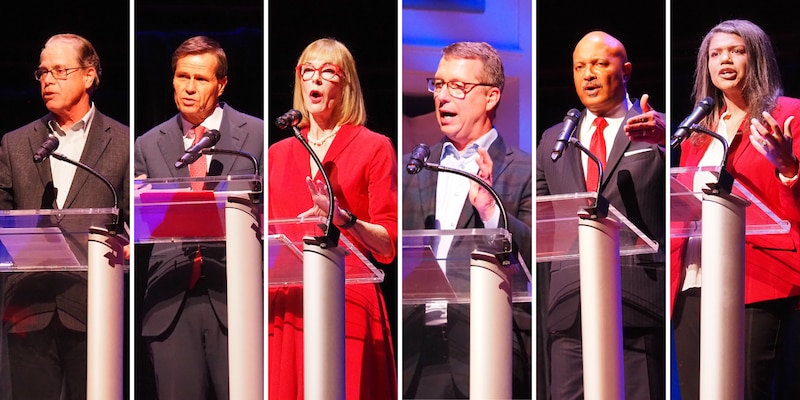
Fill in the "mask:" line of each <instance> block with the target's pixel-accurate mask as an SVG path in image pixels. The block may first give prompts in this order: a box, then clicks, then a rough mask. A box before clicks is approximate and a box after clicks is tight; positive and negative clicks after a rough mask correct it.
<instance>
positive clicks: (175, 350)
mask: <svg viewBox="0 0 800 400" xmlns="http://www.w3.org/2000/svg"><path fill="white" fill-rule="evenodd" d="M172 67H173V81H172V82H173V88H174V96H175V104H176V105H177V107H178V110H179V114H178V115H176V116H175V117H174V118H171V119H169V120H167V121H165V122H164V123H162V124H160V125H158V126H156V127H154V128H153V129H151V130H150V131H148V132H146V133H145V134H144V135H142V136H141V137H139V138H137V140H136V144H135V148H134V157H135V162H134V169H135V175H136V176H137V177H138V178H144V177H148V178H165V177H189V176H190V172H189V169H190V168H180V169H179V168H176V167H175V162H176V161H177V160H178V159H179V158H180V157H181V156H182V155H183V154H184V151H185V149H186V148H188V147H189V146H190V145H191V144H192V141H193V140H194V137H195V136H196V135H198V134H199V133H196V130H195V127H202V128H203V129H205V130H212V129H216V130H218V131H219V132H220V135H221V137H220V139H219V142H217V144H216V146H215V148H217V149H225V150H234V151H239V152H245V153H248V154H250V155H252V156H254V157H256V158H257V159H258V160H262V159H263V151H264V121H263V120H261V119H259V118H256V117H253V116H250V115H246V114H243V113H241V112H238V111H236V110H235V109H233V107H231V106H230V105H227V104H225V103H222V102H220V101H219V97H220V96H221V95H222V93H223V91H224V90H225V86H226V84H227V83H228V78H227V68H228V62H227V58H226V56H225V52H224V51H223V49H222V47H221V46H220V44H219V43H218V42H217V41H215V40H213V39H210V38H208V37H205V36H196V37H192V38H189V39H187V40H186V41H184V42H183V43H182V44H181V45H180V46H179V47H178V48H177V49H176V50H175V52H174V53H173V57H172ZM207 157H209V156H207ZM209 158H210V159H209V160H205V159H202V158H201V159H200V160H198V161H196V162H195V164H197V163H200V164H199V165H202V166H203V167H207V168H204V171H203V172H205V173H206V174H207V175H252V174H253V173H254V171H253V163H252V162H251V160H250V159H248V158H247V157H236V156H232V155H227V154H214V155H213V156H210V157H209ZM203 164H205V165H203ZM259 169H261V168H260V167H259ZM262 172H263V170H259V171H258V173H259V174H260V173H262ZM198 250H199V251H198ZM138 254H139V249H138V248H137V255H138ZM142 254H145V253H144V252H143V253H142ZM198 254H199V255H200V256H201V257H202V266H201V271H202V272H201V274H200V276H199V278H198V277H196V276H195V277H194V280H193V278H192V272H193V265H194V260H195V258H196V257H197V256H198ZM225 267H226V265H225V243H224V242H211V243H201V244H199V245H198V244H197V243H184V244H170V245H154V246H153V248H152V252H151V254H150V255H149V266H148V271H147V272H148V276H147V287H146V292H145V294H144V299H143V305H142V311H141V312H142V336H144V337H145V340H146V342H147V350H148V353H149V356H150V359H151V361H152V364H153V369H154V372H155V376H156V383H157V384H156V386H157V387H156V389H157V391H158V396H159V398H160V399H162V400H168V399H181V400H184V399H189V400H191V399H197V400H204V399H206V398H207V396H208V395H209V394H212V393H215V394H216V398H217V399H227V398H228V340H227V322H228V318H227V315H228V314H227V306H226V275H225Z"/></svg>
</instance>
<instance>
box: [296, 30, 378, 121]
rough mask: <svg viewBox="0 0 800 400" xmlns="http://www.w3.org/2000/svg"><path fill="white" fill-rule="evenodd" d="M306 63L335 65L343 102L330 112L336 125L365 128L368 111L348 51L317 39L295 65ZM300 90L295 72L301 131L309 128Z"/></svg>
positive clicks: (328, 39) (333, 41)
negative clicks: (338, 75)
mask: <svg viewBox="0 0 800 400" xmlns="http://www.w3.org/2000/svg"><path fill="white" fill-rule="evenodd" d="M309 60H321V61H323V62H326V63H331V64H335V65H336V66H338V67H339V68H340V69H341V74H340V79H341V82H342V101H341V103H339V105H338V106H337V107H336V109H335V110H334V111H333V112H334V114H333V115H334V117H335V119H336V121H337V122H338V124H340V125H344V124H349V125H364V124H365V123H366V122H367V110H366V107H365V106H364V95H363V94H362V93H361V83H359V81H358V73H357V72H356V62H355V60H354V59H353V55H352V54H350V50H348V49H347V47H345V45H344V44H342V43H341V42H339V41H338V40H335V39H330V38H325V39H318V40H316V41H314V42H312V43H311V44H309V45H308V46H306V48H305V50H303V53H302V54H300V58H299V59H298V60H297V64H298V65H300V64H303V63H306V62H308V61H309ZM301 87H302V86H301V79H300V76H299V75H298V74H297V73H296V72H295V74H294V108H295V109H297V110H299V111H300V112H301V113H302V114H303V119H302V120H301V121H300V124H299V127H301V128H303V127H306V126H308V125H309V121H308V110H306V108H305V104H304V102H303V91H302V89H301Z"/></svg>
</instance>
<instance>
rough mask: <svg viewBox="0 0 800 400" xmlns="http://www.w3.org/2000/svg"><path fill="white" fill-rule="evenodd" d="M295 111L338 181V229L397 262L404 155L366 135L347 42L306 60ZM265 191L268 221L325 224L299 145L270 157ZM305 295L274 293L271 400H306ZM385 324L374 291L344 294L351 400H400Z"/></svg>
mask: <svg viewBox="0 0 800 400" xmlns="http://www.w3.org/2000/svg"><path fill="white" fill-rule="evenodd" d="M294 108H295V109H297V110H300V111H301V113H302V115H303V118H302V120H301V122H300V124H299V127H300V128H301V133H302V135H303V136H304V137H305V138H306V140H307V141H308V143H309V144H310V145H311V146H310V147H311V148H312V149H313V150H314V152H315V153H316V154H317V156H318V157H319V159H320V160H321V161H322V163H323V167H324V168H325V172H326V173H327V175H328V176H329V178H330V180H331V186H332V188H333V193H334V203H335V206H334V216H333V223H334V224H335V225H337V226H338V227H339V229H340V230H341V232H342V235H344V236H345V237H347V238H348V239H349V240H350V241H351V242H352V243H353V244H354V245H355V246H356V247H358V249H359V250H360V251H361V252H362V253H363V254H365V255H371V256H372V257H373V258H374V259H375V260H376V261H378V262H379V263H386V264H388V263H390V262H391V261H392V260H393V259H394V257H395V256H396V253H397V153H396V151H395V149H394V147H393V145H392V142H391V141H390V140H389V138H388V137H386V136H384V135H381V134H378V133H375V132H372V131H370V130H369V129H367V128H366V127H364V123H365V121H366V112H365V108H364V100H363V97H362V94H361V87H360V84H359V81H358V75H357V73H356V68H355V61H354V60H353V57H352V55H351V54H350V52H349V51H348V50H347V48H346V47H345V46H344V45H343V44H342V43H340V42H338V41H336V40H333V39H320V40H317V41H315V42H313V43H311V44H310V45H308V47H306V49H305V50H304V51H303V53H302V54H301V55H300V59H299V61H298V66H297V68H296V75H295V85H294ZM312 178H313V179H312ZM268 182H269V217H270V218H271V219H272V218H295V217H297V216H315V215H316V216H327V212H328V204H329V203H328V197H327V189H326V188H325V185H324V183H323V182H322V177H321V175H320V173H319V171H318V169H317V166H316V165H315V164H314V162H313V161H312V160H311V157H310V156H309V154H308V152H307V150H306V149H305V148H304V146H303V145H302V143H301V142H300V141H299V140H297V138H295V137H290V138H287V139H284V140H282V141H280V142H278V143H275V144H274V145H272V146H271V147H270V148H269V181H268ZM270 257H272V255H270ZM276 262H277V261H276ZM347 268H348V265H347V261H346V262H345V269H347ZM302 293H303V292H302V288H301V287H285V288H279V289H270V290H269V306H268V307H269V328H268V333H269V398H270V399H292V400H294V399H300V398H303V314H302V311H303V303H302ZM386 315H387V314H386V305H385V303H384V298H383V294H382V293H381V289H380V287H379V286H378V285H377V284H370V283H366V284H355V285H346V288H345V336H346V343H345V357H346V371H345V372H346V377H345V391H346V398H347V399H394V398H396V397H397V373H396V369H395V363H394V351H393V349H392V341H391V333H390V328H389V321H388V319H387V317H386Z"/></svg>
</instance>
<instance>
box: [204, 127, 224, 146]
mask: <svg viewBox="0 0 800 400" xmlns="http://www.w3.org/2000/svg"><path fill="white" fill-rule="evenodd" d="M203 136H205V137H208V138H209V139H211V143H210V144H209V145H208V147H212V146H214V145H215V144H217V142H219V138H220V137H221V136H222V135H221V134H220V133H219V131H218V130H216V129H209V130H207V131H205V133H203Z"/></svg>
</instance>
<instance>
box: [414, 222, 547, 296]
mask: <svg viewBox="0 0 800 400" xmlns="http://www.w3.org/2000/svg"><path fill="white" fill-rule="evenodd" d="M506 243H511V234H510V233H509V232H508V231H507V230H505V229H448V230H434V229H420V230H404V231H403V277H402V279H403V304H423V303H428V302H437V301H444V302H448V303H469V302H470V267H471V265H472V257H473V252H476V251H477V252H481V253H487V254H497V253H500V252H501V251H502V250H503V248H504V246H505V245H506ZM440 246H447V251H442V250H439V247H440ZM437 250H439V251H438V253H439V255H437ZM443 253H446V254H443ZM502 268H504V269H505V272H507V273H508V274H509V283H510V285H511V288H510V289H511V290H510V292H511V296H512V301H513V302H515V303H522V302H530V301H531V299H532V291H533V288H532V284H531V274H530V271H529V270H528V268H527V266H525V265H524V263H523V262H522V260H517V259H516V257H512V262H511V264H510V265H508V266H503V267H502Z"/></svg>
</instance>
